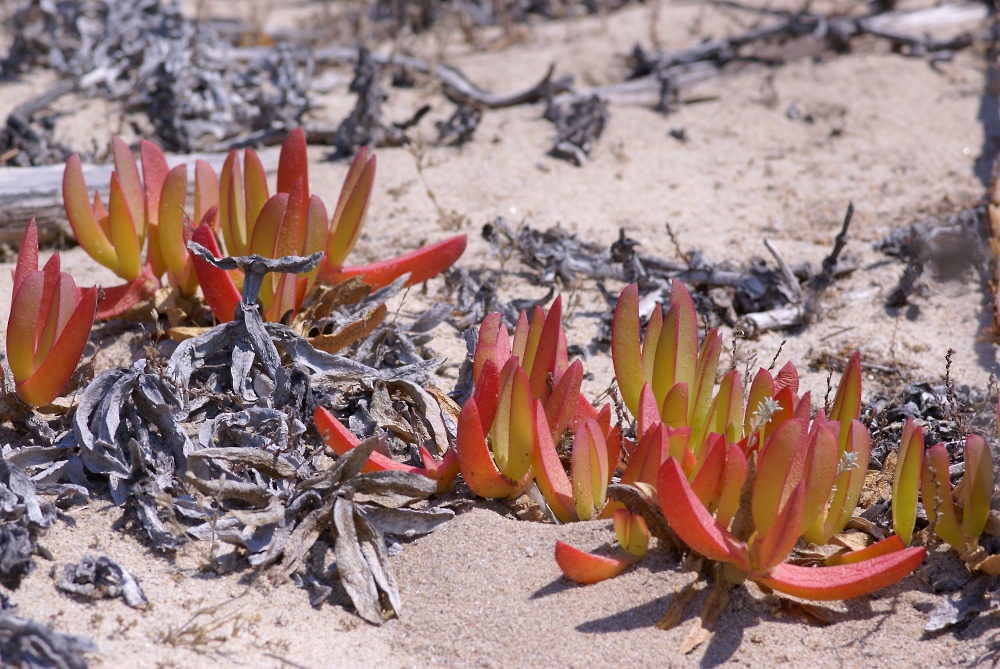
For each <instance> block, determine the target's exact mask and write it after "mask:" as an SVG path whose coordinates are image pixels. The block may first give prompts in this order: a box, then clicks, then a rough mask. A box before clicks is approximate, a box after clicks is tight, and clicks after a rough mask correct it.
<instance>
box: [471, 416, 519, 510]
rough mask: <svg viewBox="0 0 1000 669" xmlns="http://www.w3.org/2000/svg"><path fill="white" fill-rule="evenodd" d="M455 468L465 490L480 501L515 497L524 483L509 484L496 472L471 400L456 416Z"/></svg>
mask: <svg viewBox="0 0 1000 669" xmlns="http://www.w3.org/2000/svg"><path fill="white" fill-rule="evenodd" d="M455 448H456V451H457V456H458V468H459V471H461V473H462V478H464V479H465V482H466V484H468V486H469V489H470V490H472V492H473V493H475V494H476V495H479V496H480V497H490V498H503V497H508V498H510V497H517V496H518V495H520V494H521V492H522V491H523V490H524V488H525V486H526V485H527V483H528V477H527V476H526V477H525V478H524V480H523V481H517V482H515V481H511V480H510V479H508V478H507V477H505V476H504V475H503V474H501V473H500V471H499V470H498V469H497V466H496V464H495V463H494V462H493V454H492V453H490V449H489V446H488V445H487V444H486V435H485V434H484V433H483V429H482V423H481V420H480V418H479V409H478V408H476V402H475V400H473V399H470V400H468V401H467V402H466V403H465V406H463V407H462V412H461V413H460V414H459V415H458V439H457V443H456V445H455Z"/></svg>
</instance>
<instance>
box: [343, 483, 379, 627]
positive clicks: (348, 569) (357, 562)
mask: <svg viewBox="0 0 1000 669" xmlns="http://www.w3.org/2000/svg"><path fill="white" fill-rule="evenodd" d="M333 521H334V524H335V525H336V527H337V541H336V543H335V544H334V554H335V555H336V557H337V571H338V572H339V574H340V582H341V583H342V584H343V585H344V590H346V591H347V595H348V596H349V597H350V598H351V602H352V603H353V604H354V608H356V609H357V610H358V615H359V616H361V617H362V618H364V619H365V620H367V621H368V622H370V623H373V624H375V625H381V624H382V605H381V603H380V602H379V596H378V590H377V589H376V585H375V577H374V576H373V575H372V571H371V568H370V567H369V566H368V562H367V560H365V556H364V554H363V553H362V552H361V545H360V543H359V541H358V532H357V529H356V527H355V524H354V503H353V502H352V501H350V500H349V499H346V498H344V497H338V498H337V501H336V503H335V504H334V508H333Z"/></svg>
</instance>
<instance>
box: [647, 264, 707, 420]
mask: <svg viewBox="0 0 1000 669" xmlns="http://www.w3.org/2000/svg"><path fill="white" fill-rule="evenodd" d="M697 359H698V314H697V312H695V309H694V302H693V301H692V300H691V294H690V293H688V291H687V288H685V287H684V284H683V283H681V282H680V281H678V280H677V279H673V280H672V281H671V283H670V308H669V309H668V310H667V313H666V315H665V316H664V317H663V329H662V330H661V331H660V338H659V341H658V342H657V346H656V362H655V363H654V366H653V379H652V385H653V393H654V394H655V395H656V400H657V403H658V404H660V405H662V404H663V400H664V398H666V396H667V392H668V391H669V390H670V389H671V388H673V387H674V386H675V385H676V384H678V383H686V384H687V385H688V388H690V387H691V385H692V384H693V383H694V372H695V366H696V364H697Z"/></svg>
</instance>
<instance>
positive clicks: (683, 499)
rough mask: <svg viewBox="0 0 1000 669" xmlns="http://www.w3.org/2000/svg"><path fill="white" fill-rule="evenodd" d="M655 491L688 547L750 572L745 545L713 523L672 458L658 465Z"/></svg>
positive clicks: (672, 524) (675, 530) (667, 517)
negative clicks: (658, 472) (658, 471)
mask: <svg viewBox="0 0 1000 669" xmlns="http://www.w3.org/2000/svg"><path fill="white" fill-rule="evenodd" d="M656 492H657V494H658V495H659V498H660V509H661V510H662V511H663V516H664V518H666V520H667V523H668V524H669V525H670V527H671V528H672V529H673V530H674V532H676V533H677V536H678V537H680V539H681V541H683V542H684V543H685V544H687V546H688V547H689V548H690V549H691V550H693V551H695V552H697V553H700V554H701V555H703V556H705V557H707V558H708V559H710V560H716V561H718V562H726V563H729V564H732V565H734V566H735V567H736V568H737V569H739V570H740V571H742V572H743V573H750V559H749V556H748V554H747V547H746V544H744V543H743V542H742V541H740V540H739V539H737V538H736V537H735V536H733V535H732V534H731V533H730V532H729V530H727V529H726V528H724V527H722V526H721V525H719V523H718V522H716V520H715V518H713V517H712V514H711V513H709V512H708V509H706V508H705V506H704V505H703V504H702V503H701V501H700V500H699V499H698V497H697V495H695V493H694V491H693V490H692V489H691V486H690V485H689V484H688V481H687V477H686V476H685V475H684V471H683V470H682V469H681V466H680V465H679V464H678V463H677V461H676V460H674V459H673V458H669V459H667V461H666V462H664V463H663V466H662V467H661V468H660V475H659V477H658V479H657V485H656Z"/></svg>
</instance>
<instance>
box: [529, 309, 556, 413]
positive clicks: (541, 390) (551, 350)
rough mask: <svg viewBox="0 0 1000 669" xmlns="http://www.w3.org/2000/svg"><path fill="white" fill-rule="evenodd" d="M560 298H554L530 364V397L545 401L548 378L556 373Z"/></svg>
mask: <svg viewBox="0 0 1000 669" xmlns="http://www.w3.org/2000/svg"><path fill="white" fill-rule="evenodd" d="M561 323H562V296H561V295H558V296H556V299H555V300H553V302H552V306H551V307H549V313H548V314H547V315H546V316H545V319H544V321H543V323H542V328H541V332H540V334H539V338H538V344H537V347H536V350H535V355H534V359H533V360H532V363H531V374H530V376H529V377H528V381H529V382H530V384H531V396H532V397H533V398H534V399H540V400H545V399H547V398H548V396H549V394H550V392H551V391H550V390H549V378H550V375H554V374H555V371H556V355H557V353H558V350H559V333H560V332H561V330H562V325H561Z"/></svg>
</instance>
